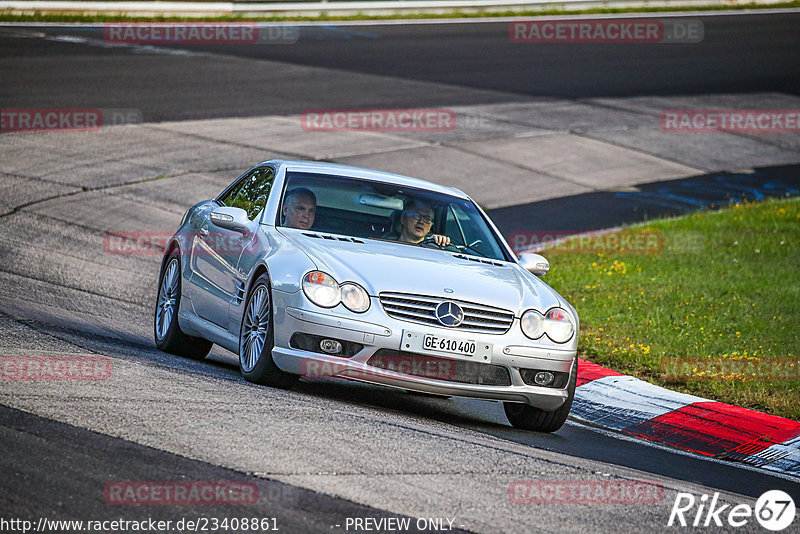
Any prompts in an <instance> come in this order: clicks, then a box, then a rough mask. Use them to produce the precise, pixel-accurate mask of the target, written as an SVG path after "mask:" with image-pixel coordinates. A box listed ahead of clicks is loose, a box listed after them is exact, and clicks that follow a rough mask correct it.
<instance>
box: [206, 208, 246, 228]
mask: <svg viewBox="0 0 800 534" xmlns="http://www.w3.org/2000/svg"><path fill="white" fill-rule="evenodd" d="M209 219H211V222H212V223H214V224H215V225H216V226H219V227H220V228H225V229H226V230H233V231H234V232H239V233H242V234H247V233H248V229H247V224H248V223H249V222H250V219H248V218H247V212H246V211H244V210H243V209H242V208H232V207H230V206H223V207H221V208H217V209H215V210H214V211H212V212H211V215H209Z"/></svg>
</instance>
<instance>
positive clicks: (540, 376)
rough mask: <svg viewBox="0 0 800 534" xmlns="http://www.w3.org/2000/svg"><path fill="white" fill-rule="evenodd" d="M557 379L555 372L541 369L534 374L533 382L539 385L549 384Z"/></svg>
mask: <svg viewBox="0 0 800 534" xmlns="http://www.w3.org/2000/svg"><path fill="white" fill-rule="evenodd" d="M555 379H556V377H555V375H554V374H553V373H551V372H549V371H539V372H538V373H536V375H534V377H533V382H534V384H536V385H537V386H549V385H550V384H552V383H553V380H555Z"/></svg>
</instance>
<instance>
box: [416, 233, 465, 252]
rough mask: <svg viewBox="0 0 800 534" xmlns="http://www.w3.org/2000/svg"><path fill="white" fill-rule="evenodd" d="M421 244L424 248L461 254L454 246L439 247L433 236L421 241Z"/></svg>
mask: <svg viewBox="0 0 800 534" xmlns="http://www.w3.org/2000/svg"><path fill="white" fill-rule="evenodd" d="M419 244H420V245H421V246H423V247H435V248H438V249H440V250H449V251H451V252H459V250H458V248H457V247H456V246H455V245H453V244H450V245H437V244H436V241H435V240H434V238H433V236H430V237H426V238H425V239H423V240H422V241H420V242H419Z"/></svg>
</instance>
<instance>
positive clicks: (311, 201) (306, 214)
mask: <svg viewBox="0 0 800 534" xmlns="http://www.w3.org/2000/svg"><path fill="white" fill-rule="evenodd" d="M316 213H317V197H316V195H314V193H313V192H312V191H311V190H310V189H307V188H305V187H298V188H296V189H292V190H291V191H289V192H288V193H286V197H285V198H284V199H283V211H281V215H283V219H284V222H283V224H284V226H288V227H289V228H299V229H301V230H308V229H309V228H311V226H312V225H313V224H314V216H315V215H316Z"/></svg>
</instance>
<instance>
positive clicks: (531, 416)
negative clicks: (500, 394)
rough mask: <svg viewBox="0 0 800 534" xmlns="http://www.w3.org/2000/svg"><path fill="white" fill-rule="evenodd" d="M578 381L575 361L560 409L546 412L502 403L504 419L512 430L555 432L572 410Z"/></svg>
mask: <svg viewBox="0 0 800 534" xmlns="http://www.w3.org/2000/svg"><path fill="white" fill-rule="evenodd" d="M577 381H578V360H577V359H576V360H575V364H574V365H573V369H572V372H571V373H570V378H569V385H568V386H567V391H568V393H569V395H568V396H567V400H566V401H564V404H562V405H561V407H560V408H558V409H556V410H553V411H551V412H547V411H545V410H540V409H539V408H534V407H533V406H529V405H527V404H522V403H519V402H504V403H503V408H505V411H506V417H508V421H509V422H510V423H511V426H513V427H514V428H521V429H524V430H533V431H536V432H555V431H556V430H558V429H559V428H561V427H562V426H563V425H564V422H565V421H566V420H567V416H568V415H569V410H570V408H572V400H573V399H574V398H575V384H576V383H577Z"/></svg>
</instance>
